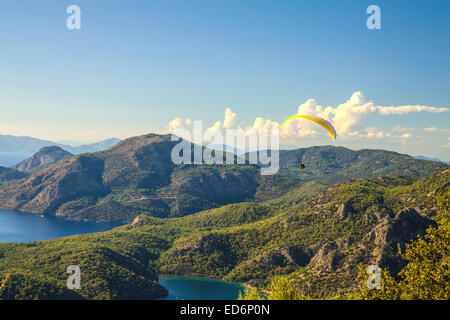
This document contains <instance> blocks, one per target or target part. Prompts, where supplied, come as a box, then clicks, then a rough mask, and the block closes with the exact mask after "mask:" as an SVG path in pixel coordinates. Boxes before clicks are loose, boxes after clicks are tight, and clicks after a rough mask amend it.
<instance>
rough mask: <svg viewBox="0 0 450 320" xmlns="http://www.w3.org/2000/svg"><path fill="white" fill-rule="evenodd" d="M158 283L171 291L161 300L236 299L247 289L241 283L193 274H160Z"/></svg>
mask: <svg viewBox="0 0 450 320" xmlns="http://www.w3.org/2000/svg"><path fill="white" fill-rule="evenodd" d="M158 283H159V284H160V285H162V286H163V287H165V288H166V289H167V290H168V291H169V296H167V297H165V298H161V299H160V300H236V299H237V298H238V296H239V292H240V291H244V289H245V287H244V286H243V285H242V284H240V283H234V282H227V281H223V280H218V279H210V278H203V277H192V276H189V277H185V276H160V277H159V281H158Z"/></svg>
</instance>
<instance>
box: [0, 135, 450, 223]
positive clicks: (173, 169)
mask: <svg viewBox="0 0 450 320" xmlns="http://www.w3.org/2000/svg"><path fill="white" fill-rule="evenodd" d="M177 143H178V142H173V141H171V139H170V135H162V136H161V135H156V134H148V135H144V136H139V137H133V138H129V139H126V140H123V141H121V142H119V143H118V144H117V145H115V146H113V147H112V148H110V149H108V150H105V151H101V152H96V153H91V154H83V155H77V156H73V157H71V158H67V159H63V160H61V161H59V162H57V163H56V164H54V165H52V166H51V167H49V168H46V169H43V170H41V171H38V172H35V173H33V174H31V175H30V176H29V177H27V178H25V179H22V180H19V181H16V182H13V183H11V184H8V185H7V186H4V187H2V188H0V207H3V208H10V209H16V210H23V211H29V212H36V213H45V214H56V215H58V216H61V217H65V218H67V219H73V220H92V221H123V222H130V221H132V220H133V219H134V218H135V217H136V216H137V215H139V214H142V213H145V214H147V215H151V216H154V217H162V218H167V217H180V216H185V215H188V214H192V213H195V212H199V211H202V210H207V209H211V208H216V207H220V206H223V205H226V204H230V203H238V202H244V201H258V202H261V201H266V200H270V199H274V198H277V197H280V196H283V195H285V194H286V192H288V191H289V190H293V189H295V188H297V187H299V186H301V185H303V184H304V183H306V182H309V181H313V180H316V181H318V182H322V183H334V182H336V181H343V180H346V179H349V178H358V177H377V176H380V175H409V176H412V177H422V176H425V175H427V174H430V173H431V172H435V171H437V170H439V169H441V168H442V167H444V166H445V165H444V164H442V163H437V162H436V163H435V162H429V161H422V160H417V159H414V158H412V157H409V156H405V155H400V154H397V153H394V152H387V151H382V150H360V151H353V150H349V149H346V148H342V147H339V148H336V147H312V148H307V149H298V150H293V151H283V152H281V153H280V162H281V168H280V174H277V175H273V176H261V175H260V169H259V168H258V166H256V165H175V164H173V162H172V161H171V158H170V154H171V150H172V148H173V147H174V146H175V144H177ZM191 148H193V145H191ZM301 161H303V162H305V163H306V165H307V167H306V169H304V170H301V169H299V168H298V166H299V164H300V162H301Z"/></svg>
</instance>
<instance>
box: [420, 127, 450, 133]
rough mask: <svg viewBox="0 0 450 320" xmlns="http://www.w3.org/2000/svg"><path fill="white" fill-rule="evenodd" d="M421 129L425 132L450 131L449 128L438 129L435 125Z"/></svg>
mask: <svg viewBox="0 0 450 320" xmlns="http://www.w3.org/2000/svg"><path fill="white" fill-rule="evenodd" d="M423 130H424V131H427V132H445V133H450V130H449V129H438V128H435V127H430V128H425V129H423Z"/></svg>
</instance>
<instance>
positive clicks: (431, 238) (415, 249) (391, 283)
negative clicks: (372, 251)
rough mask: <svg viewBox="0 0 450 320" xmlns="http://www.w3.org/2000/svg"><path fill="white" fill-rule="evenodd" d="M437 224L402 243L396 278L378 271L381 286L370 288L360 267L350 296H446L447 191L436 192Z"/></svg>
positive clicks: (449, 289) (449, 284)
mask: <svg viewBox="0 0 450 320" xmlns="http://www.w3.org/2000/svg"><path fill="white" fill-rule="evenodd" d="M436 198H437V202H438V206H439V207H440V210H439V213H438V227H437V228H435V227H430V228H428V229H427V232H426V234H425V235H424V237H422V238H419V239H417V240H415V241H412V242H411V243H410V244H406V247H405V251H404V252H403V253H402V252H400V254H401V256H402V257H403V258H404V259H405V260H406V261H408V263H407V265H406V266H405V267H404V268H403V269H402V270H401V271H400V273H399V276H400V280H399V281H396V280H395V279H394V278H393V277H392V276H391V275H390V274H389V272H388V271H386V270H384V271H382V272H381V288H380V289H379V290H370V289H368V288H367V286H366V281H367V278H368V276H367V275H366V274H365V269H364V267H362V266H361V267H360V271H359V276H358V277H359V279H360V281H361V286H360V290H359V291H358V292H357V293H356V294H353V295H350V296H349V298H351V299H390V300H392V299H405V300H412V299H414V300H449V299H450V257H449V251H450V220H449V210H450V197H449V192H447V193H445V194H444V195H442V196H437V197H436Z"/></svg>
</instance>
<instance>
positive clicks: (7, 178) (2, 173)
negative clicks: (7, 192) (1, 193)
mask: <svg viewBox="0 0 450 320" xmlns="http://www.w3.org/2000/svg"><path fill="white" fill-rule="evenodd" d="M26 176H28V173H26V172H22V171H19V170H16V169H12V168H5V167H2V166H0V186H1V185H4V184H6V183H8V182H12V181H15V180H19V179H22V178H25V177H26Z"/></svg>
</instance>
